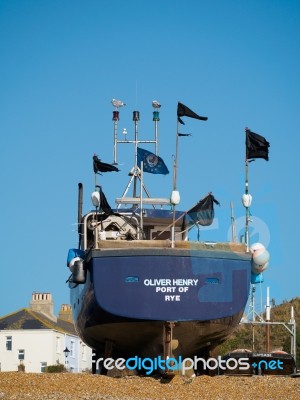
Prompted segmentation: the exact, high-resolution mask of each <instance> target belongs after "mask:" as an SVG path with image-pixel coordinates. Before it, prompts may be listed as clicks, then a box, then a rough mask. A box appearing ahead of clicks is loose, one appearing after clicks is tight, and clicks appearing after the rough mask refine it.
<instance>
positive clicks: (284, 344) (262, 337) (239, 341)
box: [218, 297, 300, 368]
mask: <svg viewBox="0 0 300 400" xmlns="http://www.w3.org/2000/svg"><path fill="white" fill-rule="evenodd" d="M291 306H293V307H294V314H295V320H296V358H297V368H299V367H300V297H296V298H295V299H292V300H290V301H287V300H285V301H284V302H283V303H282V304H280V305H278V306H274V307H272V309H271V322H284V323H288V322H289V321H290V319H291ZM262 318H263V319H264V320H265V315H264V314H263V315H262ZM253 339H254V341H253ZM236 349H249V350H251V351H252V350H254V351H255V352H258V353H260V352H265V351H266V327H265V326H259V325H251V324H240V325H239V326H238V327H237V329H236V330H235V332H234V333H233V334H232V335H231V336H230V337H229V339H228V340H226V342H224V343H223V344H221V345H220V346H219V347H218V353H219V354H220V355H224V354H227V353H230V352H231V351H233V350H236ZM270 350H271V351H274V350H283V351H286V352H287V353H290V352H291V336H290V334H289V332H288V331H287V329H286V328H285V327H284V326H282V325H271V327H270Z"/></svg>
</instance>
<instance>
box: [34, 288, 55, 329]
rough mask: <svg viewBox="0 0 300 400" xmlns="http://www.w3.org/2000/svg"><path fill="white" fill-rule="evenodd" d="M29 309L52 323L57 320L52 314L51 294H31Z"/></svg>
mask: <svg viewBox="0 0 300 400" xmlns="http://www.w3.org/2000/svg"><path fill="white" fill-rule="evenodd" d="M30 308H31V310H32V311H36V312H39V313H41V314H44V315H45V316H46V317H48V318H50V319H51V320H52V321H54V322H56V321H57V318H56V316H55V315H54V313H53V301H52V294H51V293H36V292H33V293H32V299H31V302H30Z"/></svg>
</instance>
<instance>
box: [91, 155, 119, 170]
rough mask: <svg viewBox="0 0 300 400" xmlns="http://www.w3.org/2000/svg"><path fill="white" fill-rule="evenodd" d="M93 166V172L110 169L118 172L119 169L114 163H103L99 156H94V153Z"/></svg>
mask: <svg viewBox="0 0 300 400" xmlns="http://www.w3.org/2000/svg"><path fill="white" fill-rule="evenodd" d="M93 167H94V172H95V174H96V173H97V172H111V171H116V172H118V171H119V169H118V168H117V167H115V166H114V165H111V164H106V163H103V162H102V161H101V160H99V158H98V157H97V156H96V154H95V155H94V156H93Z"/></svg>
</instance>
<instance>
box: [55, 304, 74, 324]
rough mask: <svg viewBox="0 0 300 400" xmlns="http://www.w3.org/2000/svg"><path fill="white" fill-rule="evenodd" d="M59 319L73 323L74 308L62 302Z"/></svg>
mask: <svg viewBox="0 0 300 400" xmlns="http://www.w3.org/2000/svg"><path fill="white" fill-rule="evenodd" d="M58 319H60V320H63V321H67V322H71V323H73V317H72V308H71V306H70V304H62V306H61V307H60V310H59V314H58Z"/></svg>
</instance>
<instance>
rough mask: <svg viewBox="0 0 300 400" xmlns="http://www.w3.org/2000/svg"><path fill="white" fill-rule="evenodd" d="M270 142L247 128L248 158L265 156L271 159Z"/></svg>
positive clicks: (267, 159)
mask: <svg viewBox="0 0 300 400" xmlns="http://www.w3.org/2000/svg"><path fill="white" fill-rule="evenodd" d="M269 147H270V143H269V142H268V141H267V140H266V139H265V138H264V137H263V136H261V135H258V134H257V133H254V132H251V131H250V129H246V158H247V160H249V159H251V158H263V159H265V160H266V161H269Z"/></svg>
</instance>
